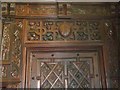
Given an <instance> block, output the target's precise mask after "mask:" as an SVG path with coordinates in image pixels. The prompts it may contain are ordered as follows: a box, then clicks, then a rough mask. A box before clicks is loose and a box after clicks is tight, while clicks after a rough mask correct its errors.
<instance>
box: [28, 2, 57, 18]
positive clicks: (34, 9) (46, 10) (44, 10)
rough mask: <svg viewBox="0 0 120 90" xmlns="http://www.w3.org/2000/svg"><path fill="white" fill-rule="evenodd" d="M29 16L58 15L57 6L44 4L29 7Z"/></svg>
mask: <svg viewBox="0 0 120 90" xmlns="http://www.w3.org/2000/svg"><path fill="white" fill-rule="evenodd" d="M29 15H32V16H52V15H57V6H56V5H50V4H47V5H43V4H41V5H40V4H39V5H37V4H32V5H29Z"/></svg>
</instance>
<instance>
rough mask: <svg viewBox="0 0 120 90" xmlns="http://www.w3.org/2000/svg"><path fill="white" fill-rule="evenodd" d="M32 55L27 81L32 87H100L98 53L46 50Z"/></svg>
mask: <svg viewBox="0 0 120 90" xmlns="http://www.w3.org/2000/svg"><path fill="white" fill-rule="evenodd" d="M88 54H89V55H88ZM31 56H33V57H32V58H31V61H30V62H28V63H29V65H30V67H29V68H28V70H30V71H28V72H27V75H30V76H29V78H27V82H29V84H30V87H32V88H100V78H99V68H98V58H97V53H79V52H76V53H64V52H63V53H57V52H56V53H53V52H52V53H47V52H46V53H33V54H31ZM27 87H29V85H28V86H27Z"/></svg>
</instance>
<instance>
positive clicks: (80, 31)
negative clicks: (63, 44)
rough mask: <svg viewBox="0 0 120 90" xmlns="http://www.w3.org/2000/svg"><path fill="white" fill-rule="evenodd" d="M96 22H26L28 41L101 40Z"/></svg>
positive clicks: (98, 24)
mask: <svg viewBox="0 0 120 90" xmlns="http://www.w3.org/2000/svg"><path fill="white" fill-rule="evenodd" d="M99 26H100V23H99V22H98V21H94V22H89V21H77V20H76V21H57V20H56V21H50V20H48V21H47V20H44V21H42V20H41V21H28V27H27V29H28V30H27V40H28V41H64V40H68V41H70V40H77V41H82V40H90V41H94V40H101V33H100V32H101V31H100V28H99Z"/></svg>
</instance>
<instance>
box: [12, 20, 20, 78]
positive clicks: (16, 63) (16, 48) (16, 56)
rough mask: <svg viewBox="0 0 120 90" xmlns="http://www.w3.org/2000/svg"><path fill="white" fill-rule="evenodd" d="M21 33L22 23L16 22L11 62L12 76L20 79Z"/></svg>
mask: <svg viewBox="0 0 120 90" xmlns="http://www.w3.org/2000/svg"><path fill="white" fill-rule="evenodd" d="M21 32H22V21H19V20H18V21H16V24H14V26H13V35H12V42H11V44H12V46H11V51H12V52H11V62H12V71H11V76H12V77H14V78H19V74H20V71H19V70H20V61H21V58H22V56H21V54H22V46H21V44H22V42H21Z"/></svg>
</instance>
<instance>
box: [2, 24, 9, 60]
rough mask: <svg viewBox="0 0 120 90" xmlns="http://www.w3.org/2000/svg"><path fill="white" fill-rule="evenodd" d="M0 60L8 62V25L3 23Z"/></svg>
mask: <svg viewBox="0 0 120 90" xmlns="http://www.w3.org/2000/svg"><path fill="white" fill-rule="evenodd" d="M1 51H2V60H9V52H10V24H8V23H4V25H3V36H2V45H1Z"/></svg>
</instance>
